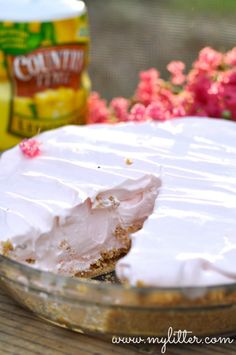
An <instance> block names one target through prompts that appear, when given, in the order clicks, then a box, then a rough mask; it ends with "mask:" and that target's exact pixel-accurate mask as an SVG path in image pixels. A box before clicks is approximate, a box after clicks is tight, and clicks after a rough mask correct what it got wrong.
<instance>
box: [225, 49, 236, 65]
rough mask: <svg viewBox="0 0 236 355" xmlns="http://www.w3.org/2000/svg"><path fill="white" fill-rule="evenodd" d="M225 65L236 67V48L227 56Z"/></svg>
mask: <svg viewBox="0 0 236 355" xmlns="http://www.w3.org/2000/svg"><path fill="white" fill-rule="evenodd" d="M225 63H226V64H228V65H232V66H234V65H236V47H234V48H233V49H231V51H228V52H227V53H226V54H225Z"/></svg>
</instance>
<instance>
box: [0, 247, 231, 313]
mask: <svg viewBox="0 0 236 355" xmlns="http://www.w3.org/2000/svg"><path fill="white" fill-rule="evenodd" d="M2 266H3V267H6V268H7V269H9V270H11V271H13V272H14V271H16V272H20V275H19V276H20V277H19V278H17V279H15V278H14V277H13V278H11V277H6V275H5V274H4V271H3V268H2ZM14 276H15V275H14ZM41 277H42V279H41ZM0 279H4V280H5V281H7V282H11V283H14V284H17V285H18V286H22V287H27V288H28V289H29V291H32V290H33V291H34V292H41V293H46V294H47V295H48V296H54V297H57V296H58V297H63V298H66V299H67V301H81V300H83V298H84V297H83V292H82V297H81V294H80V291H81V290H82V291H83V290H84V288H86V289H87V290H88V291H89V292H92V291H94V292H97V293H98V294H96V295H95V296H94V303H95V302H99V301H100V303H103V296H104V291H105V292H106V291H107V292H108V293H109V292H111V291H113V292H114V293H115V294H116V293H117V294H118V293H119V294H120V295H122V301H124V302H121V303H119V304H117V305H119V306H121V307H122V306H124V307H126V306H129V307H130V306H132V305H131V304H130V303H126V302H125V300H126V297H125V296H130V295H132V296H137V297H139V296H140V297H142V296H143V295H144V296H145V295H146V296H147V295H151V294H154V293H155V294H159V295H165V294H168V295H174V294H175V295H176V294H179V295H180V296H181V297H184V298H186V301H188V300H190V302H191V301H193V302H194V300H195V299H197V298H198V296H196V294H195V292H198V291H199V292H200V294H199V297H200V298H201V297H203V298H205V296H206V295H207V294H208V293H209V292H210V293H211V292H212V293H215V292H220V291H222V290H223V292H225V293H226V294H228V293H231V292H233V293H235V303H236V282H232V283H228V284H217V285H209V286H181V287H158V286H132V285H126V284H119V283H117V284H114V283H109V282H101V281H98V280H93V279H89V278H78V277H71V276H65V275H60V274H56V273H53V272H50V271H45V270H40V269H37V268H33V267H31V266H28V265H26V264H23V263H21V262H18V261H16V260H14V259H11V258H9V257H7V256H4V255H2V254H0ZM38 279H39V280H40V281H41V282H40V283H39V282H38ZM49 286H50V287H49ZM75 291H76V292H75ZM77 291H78V293H77ZM192 292H193V294H195V296H193V298H192V297H191V294H192ZM99 293H101V295H100V296H102V297H101V299H100V300H99V299H98V298H97V297H96V296H97V295H99ZM79 295H80V297H79ZM189 295H190V296H189ZM91 299H92V300H93V298H91ZM92 300H90V301H89V300H85V301H87V302H88V303H89V302H91V303H93V301H92ZM228 303H229V302H227V304H228ZM106 304H107V305H113V302H112V300H110V301H109V302H108V303H107V302H106ZM220 304H221V302H220V300H219V302H218V305H220ZM167 305H168V302H167ZM134 306H136V305H134ZM140 306H141V305H140ZM152 306H154V305H152ZM172 306H174V305H172Z"/></svg>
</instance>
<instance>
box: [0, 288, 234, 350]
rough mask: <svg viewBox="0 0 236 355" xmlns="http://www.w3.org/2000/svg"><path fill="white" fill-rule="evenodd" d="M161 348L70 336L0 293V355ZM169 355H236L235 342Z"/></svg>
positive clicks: (190, 347) (193, 347) (174, 347)
mask: <svg viewBox="0 0 236 355" xmlns="http://www.w3.org/2000/svg"><path fill="white" fill-rule="evenodd" d="M160 348H161V346H160V345H156V346H151V347H143V346H142V347H139V346H135V345H114V344H112V342H111V341H110V342H109V341H108V340H107V341H104V340H102V339H100V338H95V337H89V336H86V335H82V334H77V333H73V332H71V331H69V330H65V329H62V328H59V327H56V326H54V325H51V324H49V323H47V322H44V321H43V320H40V319H38V318H36V317H35V316H34V315H33V314H32V313H30V312H28V311H26V310H25V309H23V308H21V307H20V306H19V305H18V304H16V303H15V302H14V301H13V300H12V299H11V298H10V297H9V296H8V295H6V294H5V293H4V291H3V290H0V354H1V355H8V354H12V355H34V354H37V355H40V354H42V355H57V354H58V355H80V354H82V355H87V354H88V355H89V354H90V355H91V354H93V355H106V354H109V355H110V354H111V355H113V354H114V355H121V354H122V355H123V354H125V355H126V354H127V355H134V354H146V355H148V354H161V351H160ZM166 354H168V355H175V354H176V355H177V354H179V355H183V354H185V355H190V354H191V355H192V354H204V355H205V354H206V355H207V354H214V355H217V354H220V355H225V354H232V355H233V354H234V355H235V354H236V339H235V341H234V342H233V343H232V344H227V345H219V344H216V345H207V346H206V345H172V346H171V345H168V346H167V351H166Z"/></svg>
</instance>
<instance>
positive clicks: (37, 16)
mask: <svg viewBox="0 0 236 355" xmlns="http://www.w3.org/2000/svg"><path fill="white" fill-rule="evenodd" d="M0 8H1V11H0V150H4V149H7V148H10V147H11V146H13V145H15V144H17V143H18V142H19V141H21V140H22V139H23V138H28V137H31V136H33V135H36V134H37V133H39V132H41V131H44V130H48V129H52V128H56V127H59V126H63V125H66V124H83V123H85V115H86V101H87V96H88V93H89V87H90V82H89V78H88V75H87V73H86V68H87V63H88V46H89V33H88V19H87V11H86V7H85V5H84V3H83V2H82V1H77V0H57V1H48V0H22V1H20V0H7V1H6V0H4V1H3V0H0Z"/></svg>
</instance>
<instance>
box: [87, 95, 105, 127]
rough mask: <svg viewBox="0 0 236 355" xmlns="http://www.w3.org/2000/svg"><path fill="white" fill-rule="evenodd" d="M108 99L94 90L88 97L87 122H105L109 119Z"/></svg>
mask: <svg viewBox="0 0 236 355" xmlns="http://www.w3.org/2000/svg"><path fill="white" fill-rule="evenodd" d="M109 115H110V113H109V110H108V108H107V105H106V101H105V100H102V99H101V98H100V96H99V94H98V93H96V92H92V93H91V94H90V96H89V99H88V114H87V123H104V122H107V120H108V119H109Z"/></svg>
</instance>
